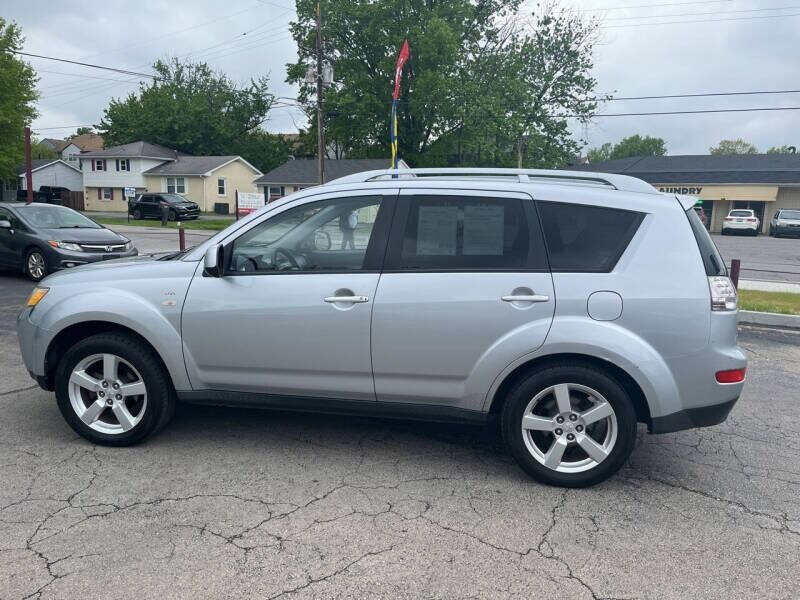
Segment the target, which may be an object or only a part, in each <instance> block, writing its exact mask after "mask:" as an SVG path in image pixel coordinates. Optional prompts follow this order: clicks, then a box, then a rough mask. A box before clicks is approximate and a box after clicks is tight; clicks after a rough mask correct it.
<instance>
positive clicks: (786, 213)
mask: <svg viewBox="0 0 800 600" xmlns="http://www.w3.org/2000/svg"><path fill="white" fill-rule="evenodd" d="M778 218H779V219H797V220H798V221H800V210H782V211H781V214H780V216H779V217H778Z"/></svg>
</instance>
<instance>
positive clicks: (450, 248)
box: [387, 195, 546, 271]
mask: <svg viewBox="0 0 800 600" xmlns="http://www.w3.org/2000/svg"><path fill="white" fill-rule="evenodd" d="M407 202H408V204H407V209H406V210H404V212H405V213H406V214H405V216H401V217H400V219H401V221H400V222H401V223H404V225H403V227H402V230H401V231H399V232H397V233H394V234H393V240H392V241H391V242H390V243H391V247H390V250H389V257H388V260H387V262H388V263H389V265H390V266H389V268H391V269H431V270H453V271H461V270H481V269H525V270H528V269H533V268H535V269H537V270H538V269H539V268H541V269H545V268H546V260H545V257H544V249H543V245H542V242H541V235H540V233H539V231H538V227H535V225H534V224H531V225H529V223H528V218H527V216H526V213H525V207H524V206H523V200H521V199H518V198H498V197H480V196H451V195H442V196H415V197H412V198H409V199H408V200H407ZM404 208H405V207H404Z"/></svg>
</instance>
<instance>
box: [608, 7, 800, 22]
mask: <svg viewBox="0 0 800 600" xmlns="http://www.w3.org/2000/svg"><path fill="white" fill-rule="evenodd" d="M798 8H800V6H797V5H795V6H776V7H774V8H748V9H743V10H717V11H714V12H699V13H698V12H694V13H673V14H671V15H644V16H638V17H611V18H609V19H606V21H630V20H633V19H671V18H673V17H703V16H708V15H734V14H741V13H751V12H766V11H770V10H797V9H798ZM774 16H776V17H781V16H783V15H774Z"/></svg>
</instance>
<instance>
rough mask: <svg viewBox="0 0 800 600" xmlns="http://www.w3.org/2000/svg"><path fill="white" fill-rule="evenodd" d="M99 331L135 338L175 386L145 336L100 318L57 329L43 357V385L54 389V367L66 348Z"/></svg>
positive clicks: (164, 364)
mask: <svg viewBox="0 0 800 600" xmlns="http://www.w3.org/2000/svg"><path fill="white" fill-rule="evenodd" d="M99 333H124V334H126V335H130V336H131V337H133V338H135V339H136V340H137V341H138V342H140V343H141V344H143V345H144V346H146V347H147V348H149V349H150V350H152V351H153V354H154V355H155V356H156V358H157V359H158V362H159V363H160V364H161V367H162V368H163V369H164V372H165V373H166V375H167V377H168V378H169V380H170V383H171V384H172V385H173V388H174V387H175V382H174V381H173V379H172V374H171V373H170V370H169V368H168V367H167V365H166V363H165V362H164V359H163V358H162V356H161V353H159V351H158V350H157V349H156V348H155V347H154V346H153V344H151V343H150V342H149V341H148V340H147V338H145V337H144V336H143V335H141V334H140V333H138V332H137V331H134V330H133V329H131V328H130V327H126V326H125V325H121V324H119V323H113V322H110V321H100V320H96V321H83V322H80V323H74V324H72V325H69V326H67V327H65V328H64V329H62V330H61V331H59V332H58V334H56V336H55V337H54V338H53V339H52V340H51V341H50V344H49V345H48V346H47V351H46V352H45V358H44V369H45V374H44V382H43V384H44V385H43V387H45V389H47V390H50V391H53V390H54V389H55V373H56V369H57V368H58V363H59V362H60V361H61V358H62V357H63V356H64V354H65V353H66V352H67V350H69V349H70V348H71V347H72V346H74V345H75V344H76V343H78V342H79V341H81V340H84V339H86V338H89V337H91V336H93V335H97V334H99Z"/></svg>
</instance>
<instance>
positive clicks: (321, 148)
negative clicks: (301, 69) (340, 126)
mask: <svg viewBox="0 0 800 600" xmlns="http://www.w3.org/2000/svg"><path fill="white" fill-rule="evenodd" d="M321 4H322V2H321V1H320V2H317V16H316V17H317V19H316V20H317V156H318V159H319V183H320V185H322V184H323V183H325V134H324V132H323V131H322V87H323V86H322V14H321V8H320V5H321Z"/></svg>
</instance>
